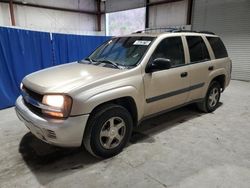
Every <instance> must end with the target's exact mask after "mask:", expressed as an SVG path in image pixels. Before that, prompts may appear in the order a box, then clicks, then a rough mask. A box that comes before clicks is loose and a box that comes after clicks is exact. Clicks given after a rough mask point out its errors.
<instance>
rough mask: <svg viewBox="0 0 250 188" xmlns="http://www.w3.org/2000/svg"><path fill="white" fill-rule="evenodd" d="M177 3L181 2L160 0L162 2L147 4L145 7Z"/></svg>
mask: <svg viewBox="0 0 250 188" xmlns="http://www.w3.org/2000/svg"><path fill="white" fill-rule="evenodd" d="M178 1H183V0H162V1H156V2H151V3H150V2H149V3H147V4H146V5H147V6H155V5H162V4H166V3H174V2H178Z"/></svg>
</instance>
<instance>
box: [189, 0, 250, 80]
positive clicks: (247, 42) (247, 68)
mask: <svg viewBox="0 0 250 188" xmlns="http://www.w3.org/2000/svg"><path fill="white" fill-rule="evenodd" d="M192 27H193V29H194V30H198V31H200V30H208V31H213V32H215V33H216V34H218V35H219V36H221V38H222V40H223V41H224V43H225V45H226V47H227V50H228V53H229V56H230V57H231V59H232V61H233V71H232V79H238V80H247V81H250V1H249V0H220V1H218V0H194V7H193V15H192Z"/></svg>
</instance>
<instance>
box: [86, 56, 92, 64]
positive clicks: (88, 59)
mask: <svg viewBox="0 0 250 188" xmlns="http://www.w3.org/2000/svg"><path fill="white" fill-rule="evenodd" d="M85 60H87V61H89V62H90V63H91V64H94V60H93V59H91V58H90V57H87V58H85Z"/></svg>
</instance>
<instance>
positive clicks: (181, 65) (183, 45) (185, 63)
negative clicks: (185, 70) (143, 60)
mask: <svg viewBox="0 0 250 188" xmlns="http://www.w3.org/2000/svg"><path fill="white" fill-rule="evenodd" d="M173 37H180V38H181V42H182V47H183V55H184V64H180V65H175V66H171V67H170V68H169V69H174V68H178V67H183V66H186V65H188V64H189V63H187V59H186V51H185V43H184V41H183V35H179V36H167V37H165V38H163V39H161V41H160V42H158V44H157V45H156V47H155V49H154V51H153V52H152V53H151V56H150V58H149V60H148V62H147V64H146V67H145V70H146V68H147V67H148V65H149V64H150V63H151V61H152V55H153V54H154V52H155V50H156V48H157V47H158V45H159V44H160V43H161V42H162V41H163V40H165V39H167V38H173ZM184 37H185V36H184ZM169 69H166V70H169ZM166 70H160V71H166ZM160 71H158V72H160Z"/></svg>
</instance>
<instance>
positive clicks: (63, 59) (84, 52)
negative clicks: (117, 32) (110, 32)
mask: <svg viewBox="0 0 250 188" xmlns="http://www.w3.org/2000/svg"><path fill="white" fill-rule="evenodd" d="M52 36H53V37H52V38H53V43H54V52H55V64H57V65H58V64H62V63H68V62H72V61H76V60H81V59H83V58H85V57H87V56H88V55H90V54H91V53H92V52H93V51H94V50H95V49H96V48H97V47H98V46H100V45H101V44H102V43H104V42H105V41H107V40H108V39H110V37H106V36H83V35H68V34H52Z"/></svg>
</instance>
